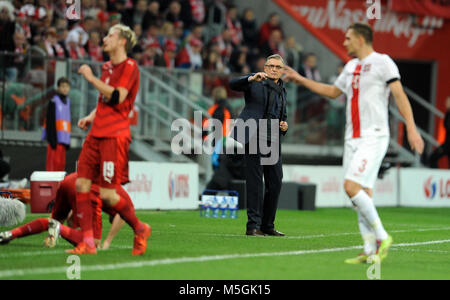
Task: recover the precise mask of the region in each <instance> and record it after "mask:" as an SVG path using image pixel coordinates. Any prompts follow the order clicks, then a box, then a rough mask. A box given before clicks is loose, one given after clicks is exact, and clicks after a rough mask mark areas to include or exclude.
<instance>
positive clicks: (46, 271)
mask: <svg viewBox="0 0 450 300" xmlns="http://www.w3.org/2000/svg"><path fill="white" fill-rule="evenodd" d="M443 243H450V240H438V241H427V242H418V243H401V244H394V245H393V247H408V246H419V245H432V244H443ZM360 248H361V246H350V247H341V248H329V249H317V250H298V251H287V252H265V253H244V254H228V255H213V256H199V257H180V258H166V259H158V260H148V261H137V262H126V263H119V264H106V265H92V266H85V267H83V266H82V267H81V271H82V272H89V271H107V270H119V269H130V268H142V267H153V266H158V265H172V264H178V263H191V262H206V261H217V260H226V259H239V258H256V257H266V256H290V255H304V254H317V253H330V252H340V251H347V250H354V249H360ZM67 267H68V266H62V267H53V268H35V269H19V270H4V271H0V278H3V277H13V276H25V275H43V274H54V273H62V274H65V272H66V271H67Z"/></svg>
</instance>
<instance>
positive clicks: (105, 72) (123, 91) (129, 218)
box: [70, 24, 151, 255]
mask: <svg viewBox="0 0 450 300" xmlns="http://www.w3.org/2000/svg"><path fill="white" fill-rule="evenodd" d="M135 44H136V35H135V33H134V32H133V31H132V30H131V29H130V28H129V27H127V26H124V25H120V24H118V25H115V26H113V27H111V29H110V30H109V32H108V35H107V36H106V37H105V38H104V39H103V49H104V51H105V52H106V53H108V54H109V57H110V59H111V60H110V61H108V62H107V63H105V64H104V65H103V67H102V75H101V78H100V79H99V78H96V77H95V76H94V75H93V73H92V70H91V68H90V67H89V66H88V65H82V66H81V67H80V69H79V73H80V74H81V75H83V77H84V78H85V79H86V80H87V81H88V82H89V83H91V84H92V85H93V86H94V87H95V88H96V89H97V90H99V92H100V94H99V101H98V104H97V108H96V109H95V110H94V111H92V112H91V113H90V114H89V115H88V116H87V117H84V118H83V119H81V120H80V121H79V122H78V126H79V127H80V128H81V129H84V130H86V129H87V128H88V126H89V125H90V124H92V128H91V131H90V132H89V135H88V137H87V138H86V141H85V142H84V145H83V148H82V150H81V154H80V157H79V160H78V175H79V176H78V178H77V182H76V190H77V209H78V213H80V214H81V217H80V218H79V220H80V225H81V229H82V231H83V241H82V242H81V243H79V244H78V245H77V247H76V248H75V249H73V250H72V251H70V253H73V254H96V248H95V244H94V238H93V231H92V217H91V216H92V208H91V206H90V205H89V201H88V199H89V191H90V187H91V183H92V181H96V180H99V181H100V183H99V184H100V198H101V199H102V201H103V202H104V203H105V204H106V205H108V206H109V207H112V208H114V210H116V211H117V212H118V213H119V214H120V216H121V217H122V219H124V220H125V221H126V222H127V223H128V224H129V225H130V226H131V227H132V228H133V230H134V233H135V237H134V247H133V251H132V254H133V255H142V254H144V253H145V251H146V249H147V239H148V237H149V236H150V234H151V228H150V226H149V225H148V224H145V223H142V222H141V221H139V219H138V218H137V217H136V215H135V212H134V208H133V207H132V206H130V205H128V204H127V201H126V200H125V199H124V197H122V196H120V195H119V194H117V192H116V187H117V186H118V185H120V184H122V183H125V182H126V181H128V149H129V144H130V142H131V135H130V127H129V119H128V115H129V113H130V111H131V110H132V108H133V104H134V100H135V98H136V94H137V92H138V88H139V69H138V66H137V63H136V61H134V60H133V59H131V58H128V57H127V52H129V51H130V50H131V49H132V48H133V46H134V45H135Z"/></svg>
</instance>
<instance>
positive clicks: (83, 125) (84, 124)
mask: <svg viewBox="0 0 450 300" xmlns="http://www.w3.org/2000/svg"><path fill="white" fill-rule="evenodd" d="M96 112H97V108H95V109H94V110H93V111H91V113H90V114H89V115H88V116H86V117H84V118H82V119H80V120H79V121H78V127H79V128H81V129H83V130H87V129H88V126H89V125H90V124H91V123H92V122H94V119H95V114H96Z"/></svg>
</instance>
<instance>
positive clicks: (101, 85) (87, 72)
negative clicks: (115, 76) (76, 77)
mask: <svg viewBox="0 0 450 300" xmlns="http://www.w3.org/2000/svg"><path fill="white" fill-rule="evenodd" d="M78 73H80V74H81V75H83V77H84V78H85V79H86V80H87V81H88V82H89V83H91V84H92V85H93V86H94V87H95V88H96V89H97V90H99V92H100V93H101V94H102V95H103V96H104V97H105V98H106V99H108V101H113V102H114V103H116V104H120V103H122V102H123V101H124V100H125V99H126V97H127V95H128V90H127V89H126V88H124V87H118V88H114V87H113V86H110V85H109V84H106V83H105V82H103V81H101V80H100V79H99V78H97V77H95V76H94V74H93V73H92V70H91V68H90V67H89V66H88V65H82V66H81V67H80V69H79V70H78Z"/></svg>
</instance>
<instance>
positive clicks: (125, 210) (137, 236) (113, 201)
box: [100, 188, 152, 256]
mask: <svg viewBox="0 0 450 300" xmlns="http://www.w3.org/2000/svg"><path fill="white" fill-rule="evenodd" d="M100 198H101V199H102V201H103V202H104V203H105V204H106V205H109V206H110V207H113V208H114V209H115V210H116V211H117V212H118V213H119V215H120V217H121V218H122V219H123V220H124V221H125V222H127V224H128V225H130V227H131V228H133V231H134V246H133V251H132V255H134V256H136V255H142V254H144V253H145V252H146V250H147V240H148V238H149V237H150V235H151V232H152V229H151V227H150V225H148V224H145V223H143V222H141V221H139V219H138V218H137V217H136V214H135V211H134V208H133V207H132V206H130V205H128V203H127V201H126V200H125V199H124V198H122V197H120V195H119V194H117V192H116V189H108V188H100Z"/></svg>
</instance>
